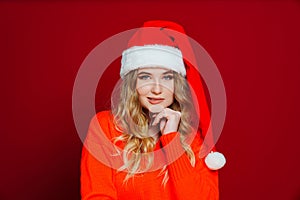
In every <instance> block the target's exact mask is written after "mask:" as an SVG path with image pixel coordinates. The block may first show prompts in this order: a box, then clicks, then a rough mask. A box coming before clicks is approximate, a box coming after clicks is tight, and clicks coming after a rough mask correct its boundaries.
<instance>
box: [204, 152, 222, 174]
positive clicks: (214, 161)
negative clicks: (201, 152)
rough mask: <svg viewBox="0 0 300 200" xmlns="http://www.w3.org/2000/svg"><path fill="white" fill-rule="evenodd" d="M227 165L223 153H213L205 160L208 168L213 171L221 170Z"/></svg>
mask: <svg viewBox="0 0 300 200" xmlns="http://www.w3.org/2000/svg"><path fill="white" fill-rule="evenodd" d="M225 163H226V159H225V157H224V155H223V154H222V153H219V152H211V153H209V154H208V155H207V156H206V158H205V164H206V166H207V167H208V168H209V169H211V170H218V169H221V168H222V167H223V166H224V165H225Z"/></svg>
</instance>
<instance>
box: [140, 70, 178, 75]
mask: <svg viewBox="0 0 300 200" xmlns="http://www.w3.org/2000/svg"><path fill="white" fill-rule="evenodd" d="M170 73H171V74H173V70H168V71H166V72H164V73H162V74H163V75H165V74H170ZM141 74H147V75H151V73H149V72H140V73H138V75H141Z"/></svg>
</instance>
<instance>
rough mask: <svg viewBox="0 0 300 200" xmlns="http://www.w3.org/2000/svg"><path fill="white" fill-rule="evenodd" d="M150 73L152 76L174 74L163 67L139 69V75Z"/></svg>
mask: <svg viewBox="0 0 300 200" xmlns="http://www.w3.org/2000/svg"><path fill="white" fill-rule="evenodd" d="M142 72H145V73H150V74H166V73H173V70H170V69H166V68H163V67H143V68H139V69H138V73H142Z"/></svg>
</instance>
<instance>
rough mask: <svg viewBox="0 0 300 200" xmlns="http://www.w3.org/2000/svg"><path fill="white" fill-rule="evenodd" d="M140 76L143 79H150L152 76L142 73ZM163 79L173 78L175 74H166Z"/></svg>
mask: <svg viewBox="0 0 300 200" xmlns="http://www.w3.org/2000/svg"><path fill="white" fill-rule="evenodd" d="M138 78H139V79H141V80H148V79H150V78H151V77H150V76H149V75H142V76H139V77H138ZM163 79H164V80H172V79H173V75H165V76H163Z"/></svg>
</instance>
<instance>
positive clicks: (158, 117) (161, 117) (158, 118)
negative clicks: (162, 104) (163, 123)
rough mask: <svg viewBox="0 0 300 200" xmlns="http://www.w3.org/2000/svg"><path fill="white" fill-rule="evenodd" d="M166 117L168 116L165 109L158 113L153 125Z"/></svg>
mask: <svg viewBox="0 0 300 200" xmlns="http://www.w3.org/2000/svg"><path fill="white" fill-rule="evenodd" d="M164 117H166V112H165V110H163V111H161V112H160V113H158V114H157V116H156V117H155V119H154V121H153V123H152V126H155V125H157V124H158V123H159V122H160V120H161V119H163V118H164Z"/></svg>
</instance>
